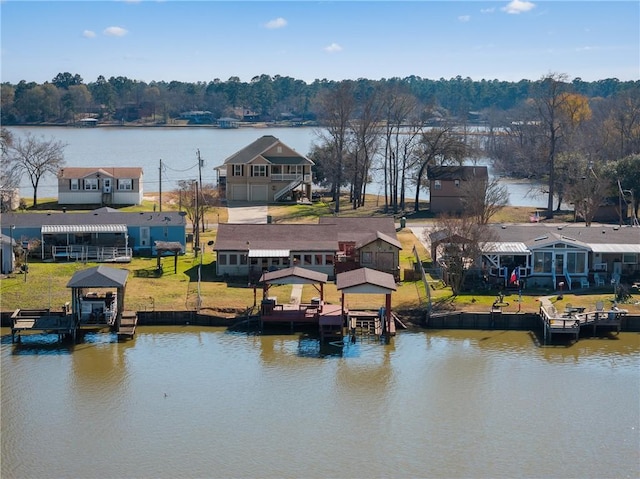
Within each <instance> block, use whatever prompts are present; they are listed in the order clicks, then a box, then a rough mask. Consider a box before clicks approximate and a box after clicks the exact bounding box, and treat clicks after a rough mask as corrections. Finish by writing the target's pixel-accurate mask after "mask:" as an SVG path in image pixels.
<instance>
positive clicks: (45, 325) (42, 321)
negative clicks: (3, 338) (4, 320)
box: [11, 309, 78, 343]
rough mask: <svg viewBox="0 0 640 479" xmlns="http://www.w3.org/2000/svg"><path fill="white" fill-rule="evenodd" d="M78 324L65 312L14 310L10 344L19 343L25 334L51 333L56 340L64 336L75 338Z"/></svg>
mask: <svg viewBox="0 0 640 479" xmlns="http://www.w3.org/2000/svg"><path fill="white" fill-rule="evenodd" d="M77 330H78V324H77V323H76V322H75V321H74V319H73V316H72V315H71V314H68V313H67V312H66V311H64V310H63V311H51V310H49V309H16V310H15V311H14V312H13V314H12V315H11V342H12V343H13V342H16V341H18V342H20V336H21V335H22V334H27V333H35V332H38V333H42V332H46V333H53V334H57V335H58V339H62V338H64V337H65V336H69V337H72V338H73V339H74V340H75V338H76V333H77Z"/></svg>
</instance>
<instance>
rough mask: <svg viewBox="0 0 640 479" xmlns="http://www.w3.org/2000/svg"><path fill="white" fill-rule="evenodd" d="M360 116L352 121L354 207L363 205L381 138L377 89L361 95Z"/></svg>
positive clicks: (352, 198)
mask: <svg viewBox="0 0 640 479" xmlns="http://www.w3.org/2000/svg"><path fill="white" fill-rule="evenodd" d="M360 102H361V106H360V111H359V114H358V118H357V120H355V121H352V122H351V123H350V129H351V134H350V137H351V138H352V139H353V141H352V145H353V148H352V154H351V157H352V164H351V173H352V178H351V190H352V195H351V202H352V206H353V209H356V208H359V207H360V206H363V205H364V203H365V195H366V191H367V183H368V182H369V181H370V173H371V165H372V162H373V159H374V157H375V155H376V152H377V149H378V143H379V139H380V127H379V126H378V125H379V121H380V111H381V110H380V108H381V104H380V100H379V94H378V92H377V90H375V89H373V90H371V91H369V92H366V93H364V94H362V95H361V98H360Z"/></svg>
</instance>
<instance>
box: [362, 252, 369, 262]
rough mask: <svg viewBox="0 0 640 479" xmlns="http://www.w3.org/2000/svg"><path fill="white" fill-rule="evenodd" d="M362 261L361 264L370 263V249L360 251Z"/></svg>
mask: <svg viewBox="0 0 640 479" xmlns="http://www.w3.org/2000/svg"><path fill="white" fill-rule="evenodd" d="M362 263H363V264H371V251H363V252H362Z"/></svg>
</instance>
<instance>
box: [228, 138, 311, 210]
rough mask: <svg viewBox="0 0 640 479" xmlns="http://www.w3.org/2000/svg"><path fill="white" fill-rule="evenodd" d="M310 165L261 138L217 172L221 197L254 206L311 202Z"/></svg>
mask: <svg viewBox="0 0 640 479" xmlns="http://www.w3.org/2000/svg"><path fill="white" fill-rule="evenodd" d="M313 164H314V163H313V161H311V160H310V159H309V158H307V157H305V156H304V155H301V154H300V153H298V152H296V151H295V150H294V149H293V148H290V147H288V146H287V145H285V144H284V143H282V142H281V141H280V140H279V139H278V138H276V137H275V136H272V135H265V136H263V137H261V138H258V139H257V140H256V141H254V142H253V143H251V144H250V145H248V146H246V147H245V148H243V149H242V150H240V151H238V152H237V153H234V154H233V155H231V156H230V157H229V158H227V159H226V160H225V161H224V163H223V165H222V166H221V167H219V168H218V172H219V175H220V178H219V182H218V184H219V187H220V189H221V196H222V197H226V199H227V201H250V202H257V203H273V202H277V201H284V200H291V201H295V200H296V199H300V197H305V198H311V182H312V180H311V167H312V166H313ZM223 178H224V180H223Z"/></svg>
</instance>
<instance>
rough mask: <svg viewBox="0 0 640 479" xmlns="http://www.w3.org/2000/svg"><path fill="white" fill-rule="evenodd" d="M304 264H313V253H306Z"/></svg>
mask: <svg viewBox="0 0 640 479" xmlns="http://www.w3.org/2000/svg"><path fill="white" fill-rule="evenodd" d="M302 264H312V263H311V255H310V254H305V255H304V262H303V263H302Z"/></svg>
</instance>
